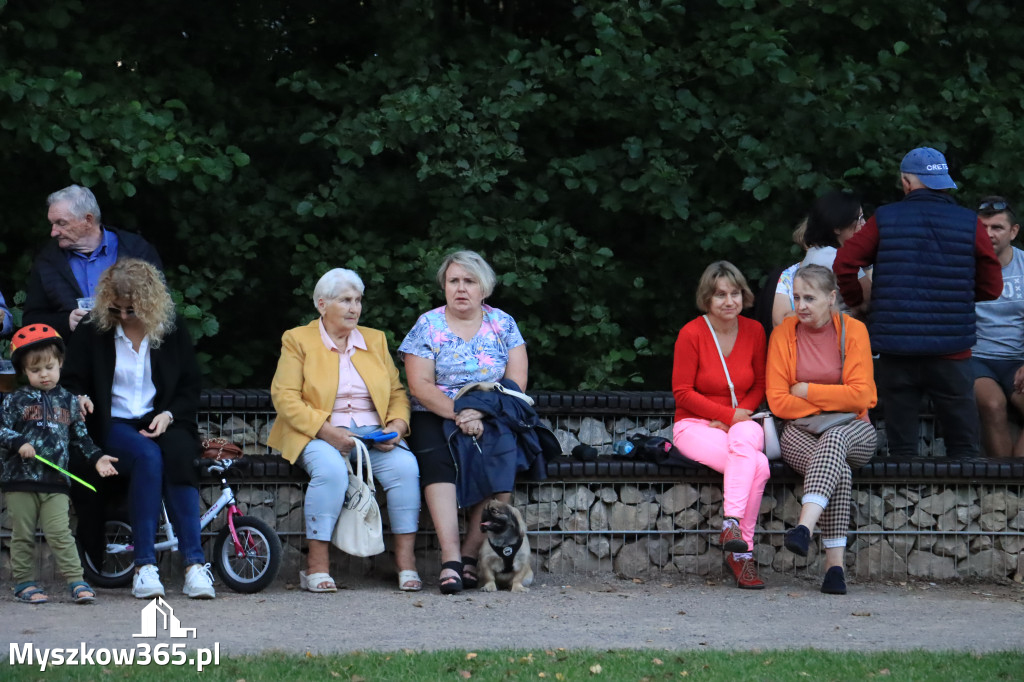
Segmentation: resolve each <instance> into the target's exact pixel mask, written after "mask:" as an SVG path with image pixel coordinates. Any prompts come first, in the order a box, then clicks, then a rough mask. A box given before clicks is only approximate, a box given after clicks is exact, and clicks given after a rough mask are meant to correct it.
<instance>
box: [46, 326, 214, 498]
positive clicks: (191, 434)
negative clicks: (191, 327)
mask: <svg viewBox="0 0 1024 682" xmlns="http://www.w3.org/2000/svg"><path fill="white" fill-rule="evenodd" d="M79 327H80V329H81V331H82V333H79V334H76V335H75V342H74V343H72V344H71V345H70V346H69V347H68V356H67V360H66V361H65V362H64V368H63V375H62V376H61V383H62V384H63V385H64V387H65V388H67V389H68V390H69V391H71V392H72V393H75V394H77V395H81V394H86V395H88V396H90V397H91V398H92V401H93V412H92V414H90V415H88V416H87V417H86V419H85V422H86V424H87V425H88V427H89V434H90V435H91V436H92V438H93V440H94V441H96V443H97V444H99V445H100V446H101V447H104V446H105V445H106V443H107V436H108V435H109V433H110V425H111V423H112V420H111V416H110V407H111V403H112V402H113V397H112V395H111V394H112V389H113V385H114V364H115V360H116V357H117V356H116V354H115V352H114V331H113V330H110V331H108V332H99V331H97V330H96V328H95V327H93V326H92V325H91V324H90V323H89V318H88V317H86V318H85V320H83V322H82V324H81V325H80V326H79ZM150 360H151V363H152V369H153V385H154V386H155V387H156V397H155V398H154V399H153V411H152V412H151V413H150V414H147V415H146V416H145V417H143V419H142V420H140V421H144V422H145V424H146V425H148V424H149V422H150V421H152V419H153V417H154V416H156V415H157V414H159V413H161V412H163V411H164V410H170V412H171V414H172V415H174V423H173V424H171V426H170V428H168V429H167V431H166V432H164V434H163V435H161V436H160V437H159V438H157V439H156V440H155V442H156V444H157V445H159V446H160V450H161V452H163V455H164V473H165V474H166V476H167V480H169V481H170V482H171V483H184V484H190V485H197V484H198V478H197V477H196V471H195V466H194V461H195V459H196V457H198V456H199V428H198V426H197V425H196V413H197V412H198V411H199V389H200V373H199V364H198V363H197V362H196V354H195V349H194V348H193V346H192V337H190V336H189V334H188V329H187V328H186V327H185V320H184V319H183V318H182V317H181V316H180V315H179V316H178V319H177V321H176V322H175V328H174V331H172V332H171V333H170V334H168V335H167V336H166V337H165V338H164V341H163V343H162V344H161V345H160V347H159V348H155V349H151V350H150Z"/></svg>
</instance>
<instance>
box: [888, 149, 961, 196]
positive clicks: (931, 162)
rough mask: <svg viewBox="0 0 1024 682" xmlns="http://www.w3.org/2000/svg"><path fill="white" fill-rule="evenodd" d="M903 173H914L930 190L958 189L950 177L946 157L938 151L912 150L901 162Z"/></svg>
mask: <svg viewBox="0 0 1024 682" xmlns="http://www.w3.org/2000/svg"><path fill="white" fill-rule="evenodd" d="M900 172H901V173H913V174H914V175H916V176H917V177H918V179H920V180H921V183H922V184H923V185H924V186H925V187H927V188H928V189H956V183H955V182H953V178H951V177H949V166H948V165H947V164H946V157H945V156H943V155H942V152H940V151H939V150H938V149H932V148H931V147H918V148H917V149H912V150H910V151H909V152H908V153H907V155H906V156H904V157H903V161H902V162H900Z"/></svg>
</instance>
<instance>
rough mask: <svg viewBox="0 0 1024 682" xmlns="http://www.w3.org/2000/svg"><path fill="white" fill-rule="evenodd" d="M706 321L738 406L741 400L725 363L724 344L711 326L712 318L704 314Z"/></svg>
mask: <svg viewBox="0 0 1024 682" xmlns="http://www.w3.org/2000/svg"><path fill="white" fill-rule="evenodd" d="M701 317H703V318H704V321H705V322H706V323H707V325H708V329H710V330H711V338H713V339H714V340H715V348H717V349H718V359H719V360H721V361H722V369H724V370H725V381H726V383H728V384H729V395H730V396H731V397H732V406H733V407H738V406H739V401H737V400H736V387H735V386H733V383H732V377H731V376H729V367H728V365H726V364H725V356H724V355H722V346H721V344H719V343H718V334H716V333H715V328H714V327H712V326H711V320H709V319H708V316H707V315H702V316H701Z"/></svg>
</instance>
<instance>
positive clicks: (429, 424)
mask: <svg viewBox="0 0 1024 682" xmlns="http://www.w3.org/2000/svg"><path fill="white" fill-rule="evenodd" d="M495 281H496V277H495V275H494V270H492V269H491V267H490V266H489V265H488V264H487V262H486V261H484V259H483V258H481V257H480V255H479V254H477V253H475V252H473V251H456V252H455V253H452V254H449V255H448V256H447V257H446V258H445V259H444V262H443V263H442V264H441V267H440V268H439V269H438V271H437V282H438V284H439V285H440V286H441V288H442V290H443V291H444V294H445V301H446V305H443V306H441V307H440V308H435V309H434V310H431V311H429V312H426V313H424V314H423V315H420V317H419V319H418V320H417V321H416V324H415V325H414V326H413V328H412V330H411V331H410V332H409V334H408V335H407V336H406V337H405V340H404V341H402V345H401V346H400V347H399V349H398V350H399V352H400V353H401V354H402V355H403V356H404V359H405V371H406V376H407V378H408V380H409V392H410V393H411V394H412V423H411V425H410V426H411V431H412V433H411V435H410V437H409V445H410V446H411V447H412V450H413V452H415V453H416V456H417V458H418V459H419V464H420V484H421V485H422V486H423V497H424V499H425V500H426V503H427V508H428V509H429V510H430V517H431V519H432V520H433V522H434V528H435V529H436V530H437V537H438V541H439V542H440V544H441V562H442V570H441V578H440V588H441V592H443V593H445V594H452V593H455V592H459V591H460V590H462V588H463V586H465V587H469V588H472V587H476V585H477V574H476V562H477V559H476V557H477V554H478V552H479V550H480V545H481V544H482V543H483V538H484V536H483V533H482V532H481V531H480V514H481V511H482V510H483V506H484V504H486V502H487V500H484V501H483V502H480V503H479V504H477V505H474V506H473V507H472V508H471V509H470V513H469V518H468V521H467V524H466V538H465V540H464V541H463V542H462V544H461V546H460V544H459V515H458V501H457V499H456V495H455V480H456V475H457V471H456V466H455V461H454V459H453V457H452V453H451V450H450V449H449V447H448V440H447V438H446V437H445V431H444V423H445V420H452V421H454V422H455V425H456V426H457V427H458V428H459V429H460V430H461V431H462V432H463V433H465V434H466V435H469V436H480V435H482V434H483V428H484V427H483V422H482V421H481V417H482V416H483V415H482V414H481V413H480V412H477V411H476V410H462V411H460V412H459V413H458V414H456V413H455V395H456V393H458V392H459V389H461V388H462V387H463V386H466V385H468V384H472V383H475V382H479V381H499V380H501V379H511V380H512V381H514V382H515V383H516V384H518V385H519V388H520V390H523V391H525V390H526V380H527V373H528V367H529V361H528V359H527V356H526V342H525V341H524V340H523V336H522V334H520V333H519V328H518V327H517V326H516V321H515V320H514V319H512V317H511V316H510V315H508V314H507V313H504V312H502V311H501V310H498V309H497V308H492V307H491V306H489V305H486V304H484V300H485V299H486V298H487V297H488V296H490V294H491V292H492V291H493V290H494V284H495ZM510 492H511V486H510V487H509V489H508V490H494V491H492V493H493V495H494V497H496V498H498V499H501V500H503V501H508V499H509V497H510V494H509V493H510Z"/></svg>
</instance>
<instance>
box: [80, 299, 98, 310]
mask: <svg viewBox="0 0 1024 682" xmlns="http://www.w3.org/2000/svg"><path fill="white" fill-rule="evenodd" d="M94 305H96V299H95V298H93V297H92V296H86V297H85V298H80V299H78V307H79V308H81V309H82V310H92V307H93V306H94Z"/></svg>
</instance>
